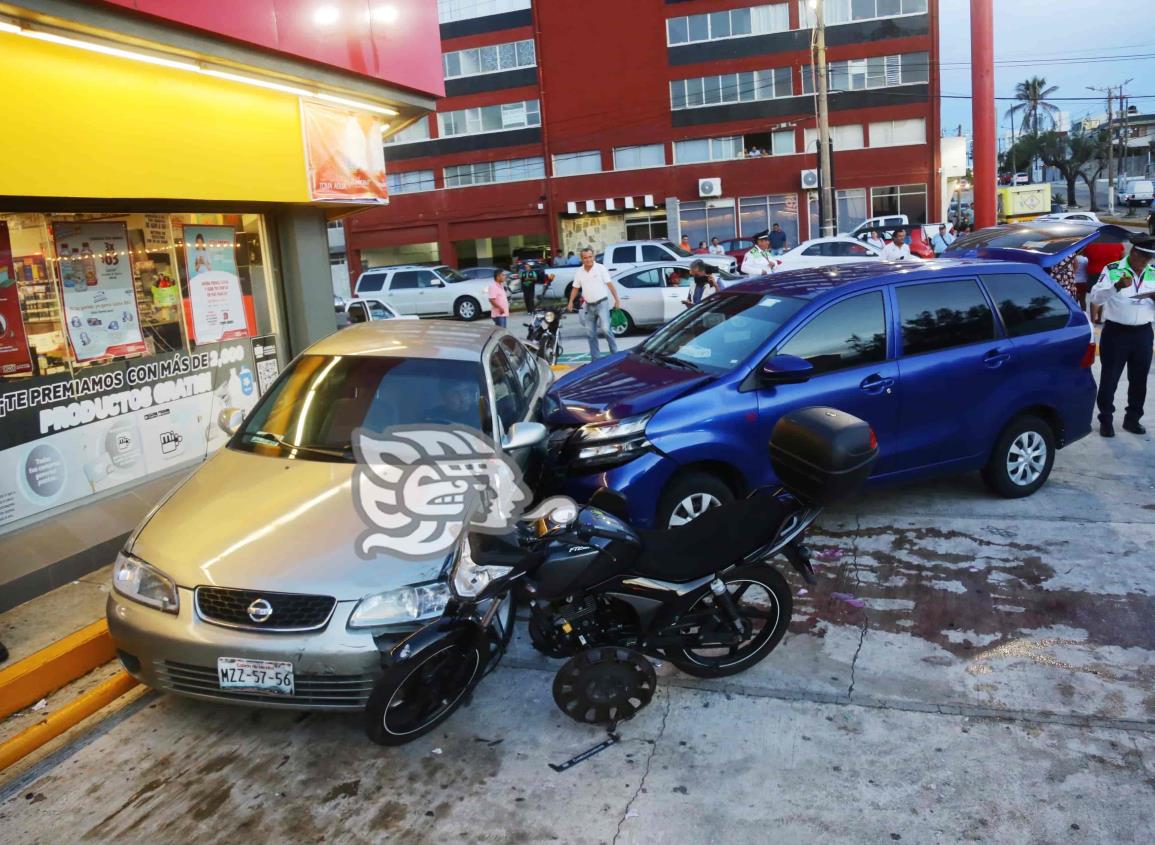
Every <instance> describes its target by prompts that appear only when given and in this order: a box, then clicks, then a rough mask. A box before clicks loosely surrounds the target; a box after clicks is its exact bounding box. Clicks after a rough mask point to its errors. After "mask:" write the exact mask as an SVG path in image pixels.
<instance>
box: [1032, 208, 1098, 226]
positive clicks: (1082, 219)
mask: <svg viewBox="0 0 1155 845" xmlns="http://www.w3.org/2000/svg"><path fill="white" fill-rule="evenodd" d="M1035 220H1038V221H1043V222H1046V223H1056V222H1061V221H1064V220H1069V221H1071V222H1074V223H1101V222H1102V221H1101V220H1100V219H1099V215H1098V214H1096V213H1095V212H1093V211H1056V212H1054V213H1053V214H1044V215H1043V216H1042V217H1036V218H1035Z"/></svg>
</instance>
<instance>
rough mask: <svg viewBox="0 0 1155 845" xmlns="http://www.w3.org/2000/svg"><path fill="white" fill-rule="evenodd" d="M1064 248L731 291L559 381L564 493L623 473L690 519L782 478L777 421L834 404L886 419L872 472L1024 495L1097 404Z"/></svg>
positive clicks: (1090, 346) (649, 506) (668, 510)
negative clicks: (945, 478) (773, 435)
mask: <svg viewBox="0 0 1155 845" xmlns="http://www.w3.org/2000/svg"><path fill="white" fill-rule="evenodd" d="M1084 231H1086V230H1084ZM976 234H979V233H976ZM1031 236H1032V235H1030V234H1029V233H1028V237H1031ZM1076 240H1081V239H1076ZM1088 240H1093V238H1089V239H1088ZM1068 245H1069V244H1068ZM1063 252H1066V250H1063ZM1060 258H1061V256H1060V255H1057V254H1045V253H1044V254H1042V255H1041V256H1039V260H1038V261H1036V262H1035V263H1012V262H1009V261H989V260H981V259H970V260H935V261H926V262H877V263H861V264H844V265H837V266H832V267H823V268H817V269H814V270H798V271H793V272H788V273H783V274H780V275H776V276H766V277H762V278H759V279H754V280H751V281H747V282H743V283H740V284H738V285H734V286H732V287H729V288H727V289H726V290H724V291H722V292H721V293H719V294H717V295H715V296H712V297H709V298H707V299H705V300H703V301H702V302H701V303H700V304H698V305H697V306H695V307H694V308H692V309H690V310H688V311H687V312H685V313H684V314H682V315H680V316H679V317H677V318H676V319H674V320H672V321H671V322H670V323H668V324H666V325H665V326H664V327H662V328H661V329H659V330H658V331H657V332H655V333H654V334H653V335H651V336H650V337H649V338H647V339H646V341H645V342H644V343H642V344H641V345H640V346H638V347H636V348H635V349H633V350H631V351H629V352H622V353H618V354H616V355H613V356H610V357H607V358H603V359H601V360H598V361H595V362H593V363H591V364H589V365H587V366H585V367H582V368H580V369H579V370H576V371H574V372H572V373H569V374H567V375H566V376H564V377H563V378H561V379H559V380H558V381H557V383H556V384H555V385H554V386H553V387H552V388H551V390H550V391H549V393H548V395H547V396H546V399H545V408H544V410H545V414H546V422H547V423H549V424H550V425H551V427H552V428H553V433H552V435H551V447H552V451H553V454H554V456H555V459H556V460H557V462H558V464H559V465H560V467H561V472H562V473H563V477H564V480H563V482H562V483H563V485H564V487H565V489H566V492H568V493H569V494H570V495H573V496H575V497H576V498H579V499H581V500H582V501H584V500H585V499H586V498H588V496H589V495H590V494H592V493H593V492H594V491H595V490H596V489H597V488H599V487H603V486H605V487H611V488H613V489H615V490H618V491H621V492H622V493H624V494H625V495H626V497H627V499H628V501H629V504H630V510H631V517H632V519H633V520H634V521H636V523H637V524H639V525H644V526H658V527H665V526H674V525H680V524H683V523H685V522H687V521H689V520H691V519H693V518H694V517H696V516H698V515H699V514H700V513H702V512H703V511H705V510H706V509H708V508H710V507H714V506H717V505H718V504H721V503H723V502H726V501H729V500H731V499H733V498H735V497H739V496H742V495H745V494H746V493H747V492H748V491H750V490H752V489H755V488H757V487H759V486H762V485H765V484H768V483H771V482H773V480H774V478H773V473H772V471H771V469H770V461H769V455H768V453H767V448H766V444H767V442H768V441H769V439H770V431H771V429H772V428H773V427H774V423H775V422H776V421H777V420H778V418H779V417H780V416H782V415H783V414H784V413H786V412H787V411H790V410H792V409H794V408H799V407H802V406H806V405H829V406H833V407H836V408H839V409H841V410H844V411H847V412H849V413H851V414H854V415H855V416H858V417H861V418H862V419H865V420H867V421H868V422H869V423H870V424H871V426H872V427H873V428H874V431H875V434H876V435H877V437H878V442H879V446H880V454H879V458H878V461H877V463H876V464H875V469H874V473H873V475H872V481H873V482H884V481H885V482H890V481H905V480H916V479H925V478H931V477H934V476H939V475H944V474H951V473H962V472H969V471H973V470H980V471H981V472H982V475H983V478H984V479H985V480H986V482H987V484H988V485H989V486H990V488H991V489H992V490H993V491H995V492H996V493H998V494H1000V495H1002V496H1007V497H1019V496H1028V495H1030V494H1031V493H1034V492H1035V491H1036V490H1038V489H1039V487H1041V486H1042V485H1043V483H1044V482H1045V481H1046V480H1047V476H1048V475H1049V474H1050V471H1051V466H1052V464H1053V463H1054V459H1055V451H1056V450H1057V449H1060V448H1062V447H1064V446H1066V445H1068V444H1070V443H1072V442H1074V441H1075V440H1077V439H1079V438H1080V437H1083V436H1084V435H1086V434H1087V433H1088V432H1089V431H1090V430H1091V419H1092V413H1093V409H1094V404H1095V380H1094V377H1093V376H1092V374H1091V365H1092V364H1093V363H1094V359H1095V345H1094V339H1093V336H1092V331H1091V326H1090V323H1089V321H1088V319H1087V317H1086V316H1085V315H1084V314H1083V313H1082V312H1081V311H1080V310H1079V308H1078V306H1077V305H1076V304H1075V303H1074V302H1073V301H1072V300H1071V299H1070V297H1069V296H1068V295H1067V294H1066V293H1065V292H1064V291H1063V290H1062V289H1061V288H1060V287H1059V286H1058V285H1057V284H1056V283H1055V282H1054V280H1053V279H1051V277H1050V276H1049V275H1048V274H1047V273H1046V272H1045V270H1044V269H1042V268H1043V267H1045V266H1049V265H1050V264H1053V263H1054V262H1055V261H1057V260H1059V259H1060Z"/></svg>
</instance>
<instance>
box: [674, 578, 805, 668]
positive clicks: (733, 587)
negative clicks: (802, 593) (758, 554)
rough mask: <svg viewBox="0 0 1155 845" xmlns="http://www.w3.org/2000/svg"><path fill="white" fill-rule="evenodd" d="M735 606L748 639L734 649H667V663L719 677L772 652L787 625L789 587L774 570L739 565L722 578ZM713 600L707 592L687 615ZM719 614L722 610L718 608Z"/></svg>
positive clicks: (791, 604)
mask: <svg viewBox="0 0 1155 845" xmlns="http://www.w3.org/2000/svg"><path fill="white" fill-rule="evenodd" d="M722 581H723V582H724V583H725V584H726V589H727V590H729V591H730V596H731V597H732V598H733V600H734V603H735V604H736V605H737V607H738V612H739V614H740V615H741V616H742V617H743V618H744V619H746V620H748V621H749V622H750V624H751V627H752V632H751V636H750V637H748V638H747V639H746V640H744V641H743V642H741V643H738V644H737V645H734V646H729V647H726V646H717V647H712V648H697V649H695V648H692V647H686V648H679V649H667V652H666V653H667V655H668V657H669V659H670V662H671V663H673V664H674V665H675V666H677V667H678V668H679V669H681V670H682V671H683V672H685V673H686V674H687V675H693V676H694V677H697V678H722V677H725V676H727V675H736V674H738V673H739V672H745V671H746V670H747V669H749V668H750V667H751V666H753V665H755V664H756V663H758V662H760V661H761V660H763V659H764V658H765V657H766V656H767V655H768V654H770V652H772V651H773V650H774V649H775V648H776V647H777V646H778V643H780V642H781V641H782V637H783V636H785V634H786V629H787V627H789V625H790V615H791V614H792V613H793V611H794V599H793V598H792V597H791V595H790V586H789V585H788V584H787V583H786V579H785V578H783V577H782V575H781V574H780V573H779V572H778V570H776V569H774V568H772V567H770V566H766V565H763V564H752V565H749V566H740V567H738V568H737V569H733V570H731V571H730V572H728V573H726V575H725V576H724V577H723V578H722ZM707 601H711V602H712V601H713V594H712V593H710V592H707V593H705V594H704V595H703V596H701V597H700V598H699V599H698V601H697V602H695V603H694V604H693V605H692V606H691V608H690V611H689V612H695V611H700V610H701V609H702V608H701V606H702V604H703V603H705V602H707ZM716 612H717V613H718V614H719V615H721V614H722V613H723V611H722V610H721V609H720V608H718V609H717V611H716Z"/></svg>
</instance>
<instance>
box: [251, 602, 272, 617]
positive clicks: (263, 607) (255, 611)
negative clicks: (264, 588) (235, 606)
mask: <svg viewBox="0 0 1155 845" xmlns="http://www.w3.org/2000/svg"><path fill="white" fill-rule="evenodd" d="M272 615H273V606H272V605H271V604H269V603H268V602H267V601H266V600H265V599H257V600H256V601H254V602H253V603H252V604H250V605H249V618H250V619H252V620H253V621H254V622H265V621H267V620H268V618H269V617H270V616H272Z"/></svg>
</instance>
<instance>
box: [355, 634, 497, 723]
mask: <svg viewBox="0 0 1155 845" xmlns="http://www.w3.org/2000/svg"><path fill="white" fill-rule="evenodd" d="M484 660H485V656H484V655H482V653H481V651H480V650H478V648H477V647H476V646H474V645H471V644H469V643H466V642H456V643H450V644H448V645H446V646H444V647H443V648H440V649H433V650H431V652H430V653H429V654H425V655H419V656H418V657H417V658H416V659H414V660H412V661H409V660H406V661H402V662H400V663H398V664H396V665H394V666H392V667H390V668H389V669H388V670H387V671H386V672H385V674H384V675H383V676H382V678H381V680H380V681H378V682H377V685H376V686H375V687H374V688H373V693H372V694H371V695H370V696H369V703H368V704H367V705H366V707H365V733H366V734H368V736H369V739H371V740H373V742H375V743H377V744H378V745H404V744H405V743H407V742H412V741H413V740H415V739H417V738H418V737H421V736H424V735H425V734H427V733H429V732H430V731H431V730H433V729H434V728H436V727H437V726H438V725H440V724H441V723H442V722H444V721H445V720H446V719H448V718H449V717H450V716H451V715H452V714H453V711H455V710H456V709H457V708H458V707H460V706H461V702H462V701H463V700H464V699H465V696H466V693H468V692H469V691H470V689H472V688H473V685H474V683H475V682H476V681H477V680H478V679H479V678H480V676H481V670H482V666H483V663H484Z"/></svg>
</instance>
